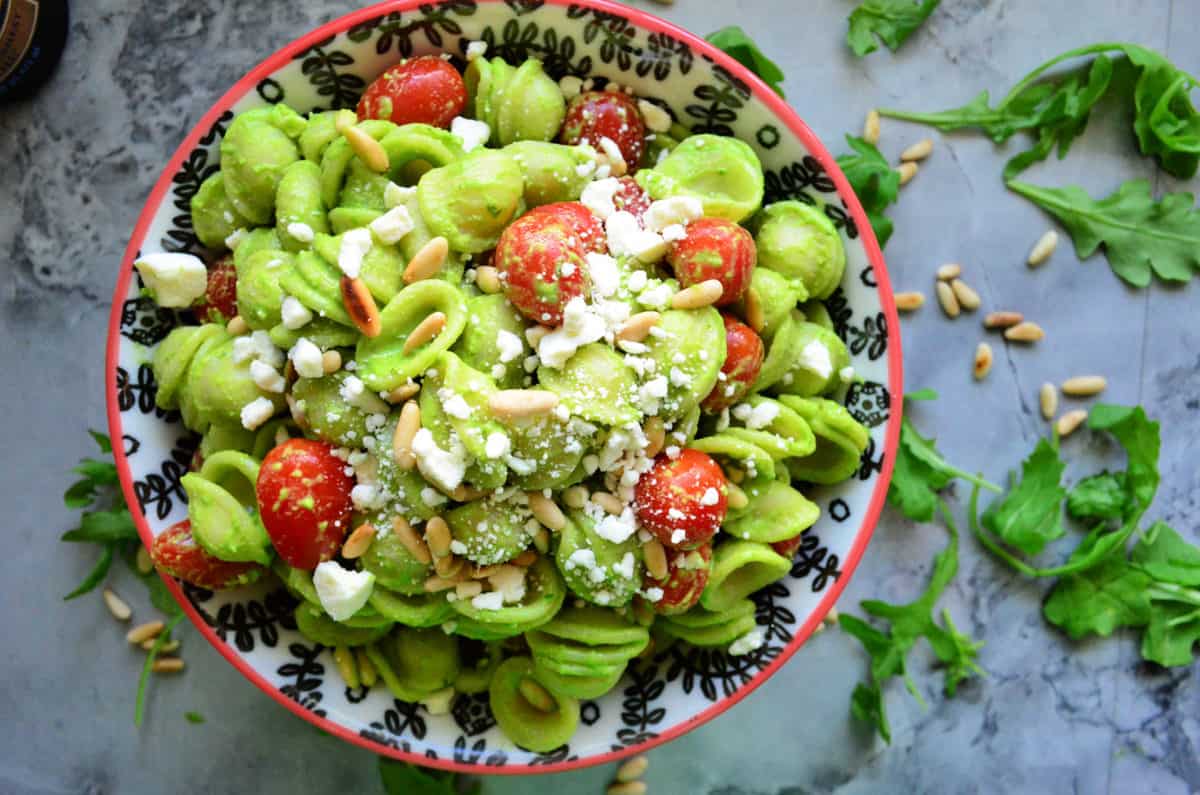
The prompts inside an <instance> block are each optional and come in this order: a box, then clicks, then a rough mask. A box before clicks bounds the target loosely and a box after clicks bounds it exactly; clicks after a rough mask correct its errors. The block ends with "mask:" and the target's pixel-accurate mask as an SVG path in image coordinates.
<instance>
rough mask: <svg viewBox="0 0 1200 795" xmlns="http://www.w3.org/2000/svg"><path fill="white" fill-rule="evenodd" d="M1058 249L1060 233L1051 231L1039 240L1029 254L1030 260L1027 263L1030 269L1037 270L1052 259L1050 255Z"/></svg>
mask: <svg viewBox="0 0 1200 795" xmlns="http://www.w3.org/2000/svg"><path fill="white" fill-rule="evenodd" d="M1056 248H1058V232H1055V231H1054V230H1053V229H1051V230H1050V231H1049V232H1047V233H1046V234H1044V235H1042V236H1041V237H1040V238H1038V242H1037V243H1036V244H1035V245H1034V247H1033V250H1032V251H1030V252H1029V258H1028V259H1026V260H1025V262H1026V264H1027V265H1029V267H1031V268H1036V267H1037V266H1038V265H1041V264H1042V263H1043V262H1045V261H1046V260H1048V259H1050V255H1051V254H1053V253H1054V249H1056Z"/></svg>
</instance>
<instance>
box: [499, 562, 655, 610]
mask: <svg viewBox="0 0 1200 795" xmlns="http://www.w3.org/2000/svg"><path fill="white" fill-rule="evenodd" d="M631 568H632V566H631ZM488 582H489V583H490V584H491V586H492V590H493V591H495V592H496V593H499V594H500V595H501V597H503V599H504V602H505V604H513V603H514V602H519V601H521V600H522V599H524V598H525V570H524V569H522V568H521V567H520V566H502V567H501V568H500V569H499V570H497V571H496V573H495V574H493V575H492V576H491V577H488Z"/></svg>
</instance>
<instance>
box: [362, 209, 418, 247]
mask: <svg viewBox="0 0 1200 795" xmlns="http://www.w3.org/2000/svg"><path fill="white" fill-rule="evenodd" d="M369 226H370V228H371V231H372V232H374V233H375V237H377V238H379V239H380V240H381V241H382V242H384V243H387V244H389V245H390V244H394V243H399V242H400V240H401V239H402V238H403V237H404V236H405V235H407V234H408V233H409V232H411V231H412V230H413V229H415V228H416V224H415V223H413V218H412V215H411V214H409V212H408V208H407V207H405V206H404V205H399V206H396V207H393V208H392V209H390V210H388V211H387V212H386V213H384V214H383V215H381V216H379V217H378V218H376V219H375V220H374V221H372V222H371V223H370V224H369Z"/></svg>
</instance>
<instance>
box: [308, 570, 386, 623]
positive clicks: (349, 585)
mask: <svg viewBox="0 0 1200 795" xmlns="http://www.w3.org/2000/svg"><path fill="white" fill-rule="evenodd" d="M313 587H314V588H316V589H317V598H318V599H320V600H321V607H323V608H325V612H326V613H328V614H329V617H330V618H332V619H333V620H334V621H345V620H346V619H347V618H349V617H350V616H352V615H354V614H355V613H357V612H358V611H359V610H360V609H361V608H362V606H363V605H365V604H366V603H367V597H369V596H370V595H371V589H372V588H374V587H375V575H374V574H372V573H371V572H369V571H350V570H348V569H343V568H342V567H341V565H340V564H339V563H338V562H337V561H334V560H327V561H325V562H324V563H322V564H320V565H319V566H317V568H316V570H315V571H314V572H313Z"/></svg>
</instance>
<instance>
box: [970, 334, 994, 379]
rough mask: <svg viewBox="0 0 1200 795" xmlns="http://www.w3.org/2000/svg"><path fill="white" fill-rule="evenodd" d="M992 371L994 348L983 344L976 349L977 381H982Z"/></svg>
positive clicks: (975, 367) (975, 368)
mask: <svg viewBox="0 0 1200 795" xmlns="http://www.w3.org/2000/svg"><path fill="white" fill-rule="evenodd" d="M991 371H992V346H991V345H988V344H987V343H986V342H981V343H979V345H978V346H977V347H976V348H975V365H974V372H975V380H976V381H982V380H983V379H984V378H987V374H988V373H990V372H991Z"/></svg>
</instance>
